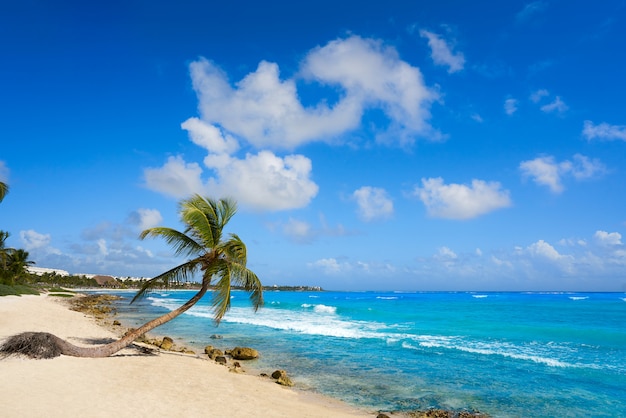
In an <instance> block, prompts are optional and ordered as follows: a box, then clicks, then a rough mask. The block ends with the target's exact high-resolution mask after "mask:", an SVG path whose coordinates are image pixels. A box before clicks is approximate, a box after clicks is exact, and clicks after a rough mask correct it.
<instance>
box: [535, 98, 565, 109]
mask: <svg viewBox="0 0 626 418" xmlns="http://www.w3.org/2000/svg"><path fill="white" fill-rule="evenodd" d="M540 109H541V111H542V112H545V113H552V112H558V113H563V112H565V111H566V110H567V109H569V107H568V106H567V105H566V104H565V103H564V102H563V100H561V97H560V96H556V98H555V99H554V101H553V102H552V103H548V104H546V105H543V106H541V107H540Z"/></svg>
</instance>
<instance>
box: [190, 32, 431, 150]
mask: <svg viewBox="0 0 626 418" xmlns="http://www.w3.org/2000/svg"><path fill="white" fill-rule="evenodd" d="M190 73H191V78H192V81H193V86H194V89H195V90H196V93H197V95H198V99H199V109H200V112H201V116H202V121H203V122H204V123H205V124H207V125H214V126H219V127H220V128H221V130H222V132H223V134H224V136H225V137H228V135H232V136H234V137H237V138H239V139H242V140H245V141H247V142H249V143H250V144H252V145H254V146H255V147H257V148H264V147H270V148H276V149H278V148H281V149H293V148H294V147H296V146H299V145H302V144H305V143H308V142H312V141H329V140H337V138H338V137H339V136H340V135H342V134H344V133H346V132H349V131H351V130H354V129H356V128H358V127H359V125H360V122H361V118H362V116H363V113H364V110H365V109H366V108H377V109H381V110H382V111H383V112H384V113H385V115H386V116H387V117H388V118H389V120H390V130H391V131H394V132H399V133H400V135H399V137H398V138H399V141H400V142H402V141H404V142H405V143H410V142H411V141H412V140H414V138H415V137H416V136H428V135H431V134H433V130H432V128H431V127H430V125H429V124H428V122H427V120H428V119H429V118H430V112H429V107H430V104H431V103H432V102H433V101H434V100H436V99H437V94H436V93H435V92H434V91H433V90H431V89H429V88H428V87H427V86H426V85H425V84H424V81H423V78H422V74H421V72H420V70H419V69H418V68H416V67H412V66H410V65H409V64H407V63H406V62H405V61H402V60H401V59H400V58H399V57H398V54H397V52H396V50H395V49H393V48H391V47H384V46H383V45H382V43H381V42H380V41H376V40H372V39H364V38H361V37H358V36H351V37H349V38H347V39H338V40H335V41H332V42H329V43H328V44H327V45H325V46H323V47H317V48H315V49H313V50H311V51H310V52H309V53H308V54H307V55H306V57H305V58H304V60H303V61H302V64H301V71H300V74H299V76H301V77H303V78H304V79H307V80H309V81H312V82H317V83H320V84H323V85H330V86H333V87H337V88H338V90H337V92H338V93H339V99H338V100H337V101H336V103H334V105H332V106H329V105H328V104H327V102H328V101H327V100H321V101H320V102H319V103H318V104H317V105H315V106H313V107H304V106H303V104H302V103H301V102H300V100H299V98H298V92H297V89H296V84H295V81H294V80H293V79H287V80H281V79H280V77H279V68H278V65H277V64H275V63H270V62H266V61H262V62H261V63H260V64H259V66H258V68H257V69H256V71H255V72H253V73H250V74H248V75H247V76H246V77H244V78H243V79H242V80H240V81H239V82H237V83H236V85H235V87H234V88H233V87H231V85H230V84H229V82H228V80H227V76H226V74H224V73H223V72H222V71H221V70H220V69H219V68H218V67H217V66H216V65H215V64H213V63H212V62H210V61H208V60H206V59H201V60H199V61H196V62H193V63H192V64H191V65H190Z"/></svg>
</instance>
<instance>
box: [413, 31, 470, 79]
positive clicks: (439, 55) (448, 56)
mask: <svg viewBox="0 0 626 418" xmlns="http://www.w3.org/2000/svg"><path fill="white" fill-rule="evenodd" d="M420 36H421V37H422V38H426V39H428V46H429V47H430V50H431V54H430V56H431V58H432V59H433V61H434V62H435V64H437V65H443V66H446V67H448V72H449V73H455V72H457V71H461V70H462V69H463V67H464V66H465V56H464V55H463V53H461V52H456V53H454V52H453V51H452V47H451V46H450V45H449V43H448V42H446V40H445V39H443V38H442V37H441V36H440V35H438V34H436V33H434V32H430V31H427V30H420Z"/></svg>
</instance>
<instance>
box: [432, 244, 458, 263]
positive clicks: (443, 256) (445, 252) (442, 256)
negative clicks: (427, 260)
mask: <svg viewBox="0 0 626 418" xmlns="http://www.w3.org/2000/svg"><path fill="white" fill-rule="evenodd" d="M435 258H436V259H438V260H456V259H457V258H458V256H457V255H456V253H455V252H454V251H452V250H451V249H450V248H448V247H440V248H439V250H438V252H437V254H435Z"/></svg>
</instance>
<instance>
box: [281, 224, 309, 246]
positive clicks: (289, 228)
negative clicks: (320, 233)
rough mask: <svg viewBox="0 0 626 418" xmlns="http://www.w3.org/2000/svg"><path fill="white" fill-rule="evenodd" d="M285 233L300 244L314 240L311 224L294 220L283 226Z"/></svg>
mask: <svg viewBox="0 0 626 418" xmlns="http://www.w3.org/2000/svg"><path fill="white" fill-rule="evenodd" d="M283 233H284V234H285V235H287V236H288V237H289V238H290V239H291V240H293V241H295V242H299V243H306V242H310V241H311V240H312V238H313V236H312V235H313V234H312V228H311V224H309V223H308V222H305V221H300V220H297V219H293V218H289V221H288V222H287V223H286V224H284V225H283Z"/></svg>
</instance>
